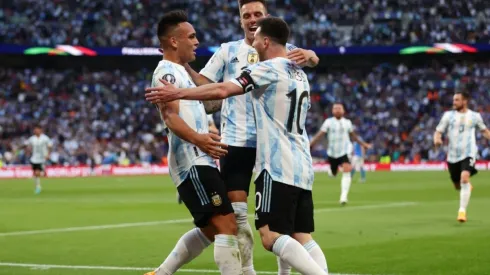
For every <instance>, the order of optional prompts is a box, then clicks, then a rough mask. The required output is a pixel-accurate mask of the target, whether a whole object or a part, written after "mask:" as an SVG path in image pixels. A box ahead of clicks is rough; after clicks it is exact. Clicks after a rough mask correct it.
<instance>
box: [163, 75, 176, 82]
mask: <svg viewBox="0 0 490 275" xmlns="http://www.w3.org/2000/svg"><path fill="white" fill-rule="evenodd" d="M162 79H163V80H165V81H167V82H168V83H170V84H175V76H174V75H173V74H166V75H164V76H163V77H162Z"/></svg>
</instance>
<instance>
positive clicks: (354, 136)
mask: <svg viewBox="0 0 490 275" xmlns="http://www.w3.org/2000/svg"><path fill="white" fill-rule="evenodd" d="M350 137H351V138H352V139H353V140H354V141H356V142H358V143H359V144H361V146H362V147H363V148H366V149H369V148H371V147H372V145H371V144H369V143H366V142H365V141H364V140H362V138H360V137H359V136H358V135H357V133H356V132H355V131H352V132H350Z"/></svg>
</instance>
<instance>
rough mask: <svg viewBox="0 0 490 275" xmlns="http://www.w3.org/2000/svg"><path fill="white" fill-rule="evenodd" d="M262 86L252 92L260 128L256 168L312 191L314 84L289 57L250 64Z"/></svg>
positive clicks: (257, 122)
mask: <svg viewBox="0 0 490 275" xmlns="http://www.w3.org/2000/svg"><path fill="white" fill-rule="evenodd" d="M250 73H251V76H252V79H253V81H254V82H255V84H256V87H259V88H258V89H255V90H254V91H253V92H252V93H251V95H252V98H253V106H254V113H255V120H256V127H257V160H256V164H255V166H256V168H257V169H258V170H259V172H260V171H262V170H264V169H265V170H267V171H268V172H269V174H270V175H271V177H272V178H273V180H275V181H278V182H283V183H286V184H289V185H294V186H297V187H300V188H302V189H306V190H311V189H312V186H313V166H312V159H311V155H310V149H309V148H310V142H309V139H308V135H307V133H306V130H305V120H306V113H307V111H308V109H309V107H310V86H309V83H308V78H307V76H306V74H305V73H304V71H303V70H302V69H301V68H300V67H298V66H297V65H296V64H294V62H292V61H290V60H288V59H286V58H274V59H271V60H267V61H265V62H261V63H259V64H257V65H255V66H252V67H250Z"/></svg>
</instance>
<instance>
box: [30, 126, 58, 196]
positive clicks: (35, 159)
mask: <svg viewBox="0 0 490 275" xmlns="http://www.w3.org/2000/svg"><path fill="white" fill-rule="evenodd" d="M33 132H34V135H32V136H31V137H30V138H29V139H28V140H27V141H26V143H25V145H26V146H28V147H29V148H30V150H31V158H30V162H31V166H32V171H33V175H34V182H35V184H36V188H35V191H34V192H35V193H36V194H39V193H41V174H42V173H43V172H44V164H45V162H46V161H47V160H48V159H49V154H50V152H51V148H52V147H53V142H52V141H51V139H50V138H49V137H48V136H47V135H45V134H43V129H42V128H41V126H39V125H36V126H34V130H33Z"/></svg>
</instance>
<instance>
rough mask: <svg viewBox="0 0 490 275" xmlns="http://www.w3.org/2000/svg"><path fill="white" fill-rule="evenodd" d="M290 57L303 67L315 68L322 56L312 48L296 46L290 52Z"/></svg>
mask: <svg viewBox="0 0 490 275" xmlns="http://www.w3.org/2000/svg"><path fill="white" fill-rule="evenodd" d="M288 58H289V59H291V60H293V61H294V62H296V64H298V65H299V66H301V67H310V68H314V67H316V66H317V65H318V63H319V62H320V58H318V56H317V55H316V53H315V52H314V51H312V50H305V49H301V48H296V49H294V50H292V51H289V52H288Z"/></svg>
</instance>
